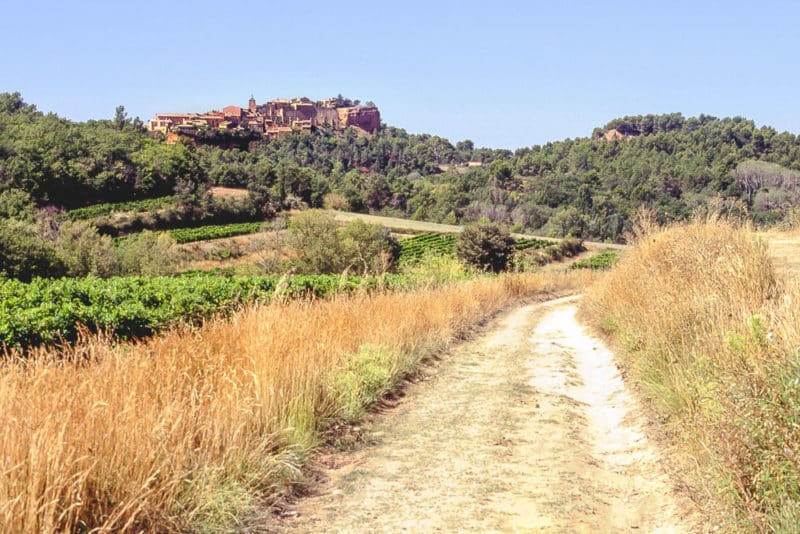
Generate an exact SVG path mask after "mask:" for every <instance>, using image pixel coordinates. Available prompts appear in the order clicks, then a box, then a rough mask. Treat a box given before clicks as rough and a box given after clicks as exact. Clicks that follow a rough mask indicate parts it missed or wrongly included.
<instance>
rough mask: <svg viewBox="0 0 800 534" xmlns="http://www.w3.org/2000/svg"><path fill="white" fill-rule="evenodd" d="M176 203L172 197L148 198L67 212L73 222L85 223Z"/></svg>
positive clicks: (96, 205)
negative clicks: (115, 214) (105, 216)
mask: <svg viewBox="0 0 800 534" xmlns="http://www.w3.org/2000/svg"><path fill="white" fill-rule="evenodd" d="M174 202H175V198H174V197H172V196H166V197H159V198H147V199H144V200H134V201H131V202H117V203H109V204H95V205H93V206H87V207H85V208H78V209H74V210H70V211H69V212H67V216H68V217H69V219H70V220H71V221H83V220H89V219H94V218H97V217H102V216H104V215H110V214H111V213H114V212H121V211H135V212H139V211H153V210H157V209H161V208H166V207H168V206H171V205H172V204H173V203H174Z"/></svg>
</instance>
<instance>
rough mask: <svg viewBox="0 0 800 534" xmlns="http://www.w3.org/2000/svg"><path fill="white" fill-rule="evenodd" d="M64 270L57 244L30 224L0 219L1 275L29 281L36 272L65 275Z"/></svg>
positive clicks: (39, 274) (46, 275) (38, 273)
mask: <svg viewBox="0 0 800 534" xmlns="http://www.w3.org/2000/svg"><path fill="white" fill-rule="evenodd" d="M65 270H66V269H65V267H64V264H63V263H62V261H61V260H60V259H59V257H58V255H57V254H56V250H55V248H53V246H52V245H51V244H50V243H48V242H47V241H45V240H43V239H41V238H40V237H39V236H37V235H36V233H34V231H33V228H32V227H31V226H30V225H28V224H25V223H23V222H20V221H15V220H13V219H8V220H0V277H9V278H16V279H19V280H23V281H28V280H31V279H32V278H33V277H35V276H41V277H48V278H49V277H59V276H63V275H64V273H65Z"/></svg>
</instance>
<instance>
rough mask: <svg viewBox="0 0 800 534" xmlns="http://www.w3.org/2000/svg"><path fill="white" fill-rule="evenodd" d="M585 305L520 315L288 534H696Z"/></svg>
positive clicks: (498, 327)
mask: <svg viewBox="0 0 800 534" xmlns="http://www.w3.org/2000/svg"><path fill="white" fill-rule="evenodd" d="M575 312H576V301H575V299H574V298H567V299H560V300H557V301H553V302H550V303H547V304H544V305H541V304H539V305H528V306H524V307H521V308H517V309H514V310H512V311H510V312H508V313H506V314H505V315H503V316H502V317H500V318H499V319H498V320H496V321H495V322H494V323H493V324H491V325H489V327H488V328H487V330H486V332H485V333H484V334H483V335H481V336H480V337H479V338H477V339H476V340H474V341H472V342H469V343H466V344H464V345H462V346H461V347H459V348H458V349H456V350H454V351H453V352H452V353H450V354H448V355H446V356H445V357H444V358H443V359H442V360H441V361H440V362H439V363H438V365H436V366H434V367H433V368H431V369H429V370H428V376H427V379H426V380H424V381H423V382H422V383H421V384H419V385H416V386H414V387H413V388H411V389H410V390H409V392H408V396H407V397H406V398H404V399H403V400H402V401H401V402H400V404H399V406H397V407H396V408H394V409H392V410H389V411H388V412H387V413H386V414H384V415H380V416H377V417H376V421H375V422H374V423H373V424H371V425H369V428H368V429H367V430H366V431H365V432H366V438H367V442H368V444H367V445H365V446H363V447H361V448H360V449H359V450H357V451H356V452H351V453H337V454H336V455H335V456H334V457H332V458H330V459H329V460H330V463H332V464H335V466H334V467H333V468H328V469H326V470H325V471H324V478H325V480H324V481H323V482H322V483H321V484H320V485H319V486H318V487H316V488H315V489H314V494H313V495H312V496H310V497H308V498H305V499H301V500H300V501H299V502H297V503H295V504H294V506H292V507H290V508H289V510H288V511H287V514H286V515H287V517H285V518H284V519H282V520H281V521H280V524H279V525H277V526H275V527H274V528H277V529H278V530H280V531H285V532H295V531H297V532H403V531H404V532H434V531H442V532H453V531H481V532H487V531H488V532H492V531H499V532H542V531H544V532H595V533H599V532H622V531H630V530H632V529H634V530H635V531H637V532H686V531H688V530H690V529H689V527H688V526H687V524H685V522H686V520H685V519H683V518H682V515H681V514H680V513H679V509H680V508H679V506H678V505H677V504H676V497H674V496H673V492H672V490H671V487H670V484H669V482H668V480H667V478H666V476H665V475H664V474H663V473H662V471H661V470H660V468H659V456H658V452H657V451H656V450H655V448H654V447H653V445H652V444H650V443H648V441H647V440H646V438H645V436H644V434H643V432H642V419H641V417H642V416H641V415H640V414H639V410H638V408H637V407H636V404H635V402H634V400H633V399H632V397H631V396H630V395H629V393H628V392H626V390H625V388H624V386H623V383H622V381H621V379H620V376H619V373H618V372H617V369H616V367H615V366H614V364H613V361H612V355H611V353H610V352H609V351H608V350H607V349H606V348H605V347H604V346H603V344H602V343H601V342H600V341H598V340H597V339H595V338H593V337H591V336H590V334H589V333H588V332H587V331H586V329H584V328H583V327H582V326H581V325H580V324H579V323H578V322H577V321H576V319H575Z"/></svg>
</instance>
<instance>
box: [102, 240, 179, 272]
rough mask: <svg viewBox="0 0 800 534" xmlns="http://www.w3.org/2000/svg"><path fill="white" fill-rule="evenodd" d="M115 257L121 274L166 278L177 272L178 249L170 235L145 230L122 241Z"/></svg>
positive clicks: (119, 242)
mask: <svg viewBox="0 0 800 534" xmlns="http://www.w3.org/2000/svg"><path fill="white" fill-rule="evenodd" d="M115 257H116V263H117V267H116V269H117V272H118V273H120V274H127V275H133V274H135V275H143V276H164V275H168V274H173V273H174V272H175V271H176V270H177V264H178V249H177V247H176V246H175V240H174V239H173V238H172V237H170V235H169V234H164V233H161V234H156V233H154V232H150V231H148V230H145V231H144V232H142V233H141V234H136V235H131V236H128V237H125V238H122V239H120V240H119V241H118V244H117V249H116V253H115Z"/></svg>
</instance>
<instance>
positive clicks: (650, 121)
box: [0, 93, 800, 241]
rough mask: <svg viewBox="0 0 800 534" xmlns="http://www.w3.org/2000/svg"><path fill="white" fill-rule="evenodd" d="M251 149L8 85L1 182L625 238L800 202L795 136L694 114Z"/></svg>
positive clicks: (47, 190)
mask: <svg viewBox="0 0 800 534" xmlns="http://www.w3.org/2000/svg"><path fill="white" fill-rule="evenodd" d="M240 146H242V147H243V148H230V149H228V148H221V147H219V146H213V145H203V144H199V145H195V144H194V143H190V142H178V143H174V144H167V142H166V141H165V140H164V139H162V138H159V137H154V136H152V135H150V134H149V133H148V132H147V131H146V130H145V129H144V128H143V124H142V122H141V121H139V120H138V119H133V120H131V119H130V118H128V117H127V116H126V115H125V113H124V108H122V107H120V108H118V109H117V116H116V117H115V118H114V119H113V120H101V121H88V122H86V123H74V122H71V121H68V120H66V119H63V118H60V117H58V116H57V115H54V114H43V113H41V112H39V111H37V110H36V108H35V106H32V105H29V104H27V103H25V102H24V100H23V99H22V98H21V96H20V95H19V94H17V93H15V94H9V93H5V94H2V95H0V190H6V189H10V188H19V189H23V190H25V191H27V192H28V193H30V194H31V195H32V196H33V197H34V199H35V200H36V201H37V203H39V204H40V205H56V206H61V207H64V208H75V207H79V206H85V205H88V204H94V203H99V202H124V201H130V200H134V199H142V198H151V197H160V196H164V195H167V194H170V193H173V192H177V194H178V198H179V200H180V202H181V204H182V205H184V206H189V207H191V209H192V210H193V211H192V213H195V214H196V213H198V210H199V211H202V210H203V209H204V206H207V205H208V197H207V195H206V191H207V190H208V188H209V186H211V185H215V186H227V187H243V188H247V189H248V190H249V191H250V192H251V195H250V199H249V201H250V202H251V206H250V208H251V209H250V212H251V214H253V215H251V216H250V217H251V218H253V217H256V216H257V217H261V218H263V217H268V216H270V215H271V214H273V213H275V212H277V211H281V210H285V209H291V208H296V207H303V206H310V207H322V206H325V207H332V208H338V209H344V210H349V211H356V212H363V213H375V214H382V215H389V216H398V217H404V218H413V219H416V220H424V221H429V222H443V223H450V224H463V223H468V222H471V221H475V220H478V219H480V218H483V217H485V218H488V219H490V220H492V221H496V222H500V223H504V224H508V225H509V226H511V227H512V229H513V230H514V231H517V232H526V233H537V234H540V235H550V236H563V235H568V234H571V235H573V236H578V237H585V238H591V239H595V240H601V241H602V240H612V241H621V240H622V239H623V235H624V233H625V231H626V230H627V229H628V227H629V222H628V221H629V219H630V215H631V214H632V213H633V211H634V210H635V209H636V208H637V207H638V206H640V205H642V204H644V205H647V206H649V207H651V208H653V209H654V210H655V211H656V213H657V214H658V216H659V217H660V218H661V219H662V220H664V221H669V220H681V219H685V218H686V217H687V216H689V215H690V214H691V213H692V212H693V211H696V210H698V209H699V210H704V209H709V208H708V206H709V203H710V202H712V203H713V204H714V206H713V209H715V210H717V209H721V210H723V211H726V212H733V213H737V214H741V215H742V216H747V217H751V218H752V219H753V220H754V221H756V222H758V223H761V224H772V223H775V222H777V221H779V220H780V219H781V218H782V217H783V216H784V215H785V213H786V211H787V209H788V208H791V207H793V206H794V205H795V204H796V202H797V200H798V187H797V185H798V178H799V177H800V140H799V139H798V137H797V136H796V135H794V134H791V133H788V132H783V133H779V132H777V131H776V130H775V129H773V128H770V127H768V126H763V127H756V125H755V123H754V122H753V121H750V120H747V119H744V118H741V117H733V118H716V117H711V116H707V115H701V116H699V117H690V118H685V117H683V115H681V114H679V113H675V114H668V115H644V116H635V117H624V118H620V119H615V120H613V121H611V122H609V123H608V124H606V125H605V126H604V127H602V128H597V129H595V131H594V132H593V133H592V135H591V136H588V137H582V138H575V139H566V140H563V141H557V142H553V143H547V144H545V145H537V146H532V147H529V148H521V149H518V150H516V151H510V150H491V149H485V148H475V146H474V144H473V143H472V142H471V141H469V140H465V141H460V142H457V143H455V144H453V143H451V142H450V141H449V140H447V139H444V138H441V137H437V136H431V135H427V134H420V135H415V134H409V133H407V132H406V131H404V130H402V129H398V128H393V127H391V126H386V125H384V126H383V127H382V128H380V129H379V130H376V131H375V132H374V134H372V135H370V136H365V135H359V132H358V131H357V130H356V129H354V128H352V127H351V128H345V129H344V130H341V131H340V130H334V129H330V128H324V127H320V128H311V129H310V130H309V131H305V132H294V133H290V134H287V135H283V136H280V137H279V138H276V139H268V138H261V139H256V140H252V139H249V138H248V139H247V143H245V144H244V145H240ZM443 169H445V170H443ZM256 214H257V215H256ZM227 222H229V221H227Z"/></svg>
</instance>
